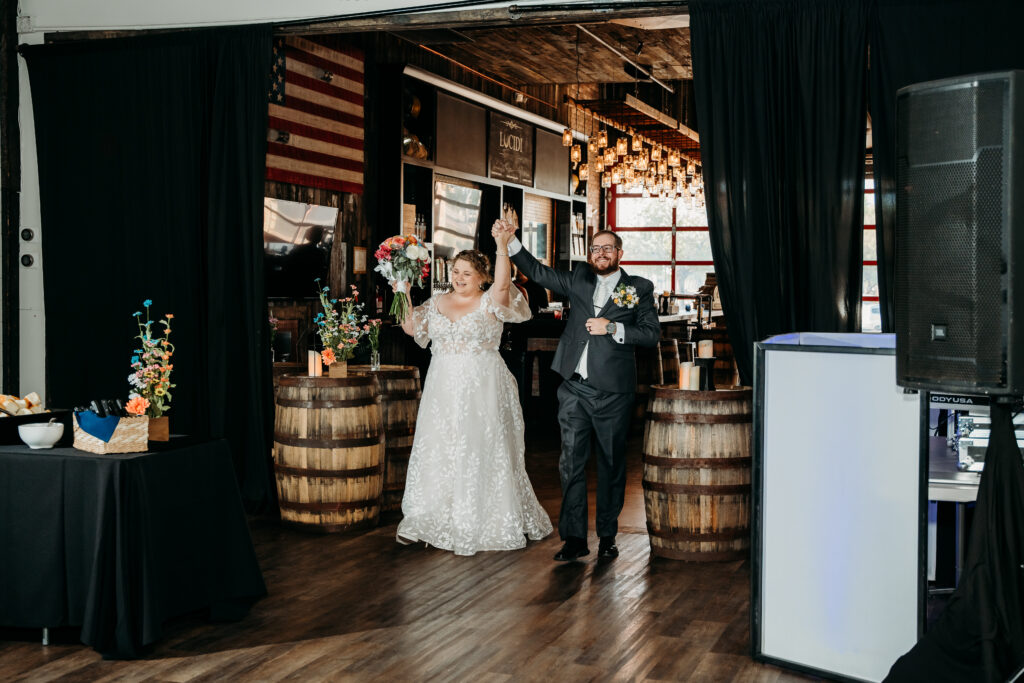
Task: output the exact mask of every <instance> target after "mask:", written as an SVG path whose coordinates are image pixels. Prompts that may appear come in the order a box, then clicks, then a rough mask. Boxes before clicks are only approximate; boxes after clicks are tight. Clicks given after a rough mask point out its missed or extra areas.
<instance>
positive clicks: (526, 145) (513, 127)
mask: <svg viewBox="0 0 1024 683" xmlns="http://www.w3.org/2000/svg"><path fill="white" fill-rule="evenodd" d="M487 149H488V155H487V156H488V164H489V166H490V175H491V177H492V178H498V179H499V180H507V181H508V182H510V183H516V184H517V185H528V186H531V187H532V186H533V126H531V125H528V124H526V123H523V122H522V121H517V120H516V119H511V118H509V117H507V116H502V115H501V114H498V113H497V112H493V111H492V112H491V136H490V141H489V143H488V146H487Z"/></svg>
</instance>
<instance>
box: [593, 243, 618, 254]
mask: <svg viewBox="0 0 1024 683" xmlns="http://www.w3.org/2000/svg"><path fill="white" fill-rule="evenodd" d="M616 249H618V247H616V246H615V245H614V244H605V245H602V246H598V245H594V246H592V247H591V248H590V253H591V254H600V253H601V252H604V253H606V254H614V253H615V250H616Z"/></svg>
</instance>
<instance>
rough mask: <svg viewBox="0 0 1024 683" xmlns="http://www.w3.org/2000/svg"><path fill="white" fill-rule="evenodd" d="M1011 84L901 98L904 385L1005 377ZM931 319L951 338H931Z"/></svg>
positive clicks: (958, 384) (985, 383)
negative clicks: (1006, 156) (1007, 146)
mask: <svg viewBox="0 0 1024 683" xmlns="http://www.w3.org/2000/svg"><path fill="white" fill-rule="evenodd" d="M1008 84H1009V81H1008V80H1007V79H1006V78H1002V79H998V80H996V79H990V80H981V81H975V82H973V83H970V84H968V85H966V86H965V85H962V84H961V85H958V86H954V87H946V88H937V89H936V90H934V91H929V90H921V91H914V92H911V93H909V94H901V95H900V100H899V108H898V132H897V135H898V136H899V138H898V140H899V148H900V149H899V154H898V158H897V171H896V172H897V188H898V190H897V203H896V264H897V267H896V283H895V284H896V289H895V305H896V310H895V313H896V333H897V346H898V347H899V348H898V353H897V374H898V376H899V377H900V379H901V381H902V382H901V383H905V384H909V385H911V386H920V387H924V388H934V389H942V388H947V389H963V388H978V389H986V388H999V387H1001V386H1003V385H1005V384H1006V325H1005V323H1006V309H1005V305H1004V304H1005V294H1004V291H1005V290H1004V275H1005V273H1006V267H1007V266H1006V262H1005V258H1004V255H1003V214H1004V211H1003V206H1004V200H1005V197H1004V190H1003V188H1004V177H1003V168H1004V158H1003V157H1004V142H1005V141H1006V140H1007V139H1008V134H1007V117H1006V115H1005V112H1006V107H1007V104H1008ZM1001 302H1002V303H1001ZM935 326H945V330H946V332H947V338H946V339H945V340H934V339H933V338H932V337H933V334H932V333H933V329H934V327H935Z"/></svg>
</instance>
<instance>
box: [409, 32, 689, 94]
mask: <svg viewBox="0 0 1024 683" xmlns="http://www.w3.org/2000/svg"><path fill="white" fill-rule="evenodd" d="M645 25H646V26H652V25H654V26H656V25H657V24H656V23H653V24H652V23H650V22H647V23H645ZM585 26H586V29H587V30H588V31H590V32H592V33H594V34H595V35H597V36H599V37H600V38H601V40H603V41H604V42H606V43H608V44H609V45H612V46H614V47H615V48H616V49H618V50H619V52H621V53H623V54H624V55H626V56H628V57H629V58H630V59H631V60H632V61H634V62H636V63H638V64H640V65H641V66H643V67H644V68H645V69H646V70H647V71H649V72H651V73H652V74H653V75H654V77H655V78H657V79H659V80H662V81H675V80H680V79H690V78H693V69H692V66H691V61H690V29H689V28H688V27H680V28H657V29H645V28H641V27H640V26H629V25H623V24H620V23H610V22H609V23H602V24H586V25H585ZM394 33H395V34H396V35H399V36H401V37H403V38H405V39H407V40H410V41H412V42H416V43H420V44H424V45H428V46H429V47H431V49H434V50H437V51H438V52H440V53H441V54H443V55H444V56H446V57H450V58H451V59H454V60H456V61H458V62H461V63H463V64H466V65H469V66H472V67H473V68H474V69H478V70H480V71H483V72H484V73H487V74H489V75H491V76H494V77H495V78H498V79H501V80H503V81H505V82H507V83H509V84H511V85H516V86H523V85H541V84H571V83H576V82H577V80H578V81H579V82H580V83H632V82H633V80H634V75H633V73H631V72H627V70H626V68H624V65H625V62H624V60H623V59H622V57H620V56H618V55H616V54H615V53H614V52H612V51H611V50H609V49H608V48H607V47H605V46H604V45H601V44H600V43H599V42H597V41H596V40H594V39H593V38H592V37H590V36H588V35H587V34H586V33H584V32H582V31H579V30H578V29H577V28H576V26H575V25H574V24H566V25H559V26H515V27H508V28H496V27H488V28H462V27H460V28H458V29H457V30H455V29H439V30H410V31H394ZM577 40H578V43H577ZM577 44H578V46H579V77H578V79H577V74H576V56H577ZM638 47H640V53H639V55H637V54H636V51H637V48H638ZM641 78H642V77H641Z"/></svg>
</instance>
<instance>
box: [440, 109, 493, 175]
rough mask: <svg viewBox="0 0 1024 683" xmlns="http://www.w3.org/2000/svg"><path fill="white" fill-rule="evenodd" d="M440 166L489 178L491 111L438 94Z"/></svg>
mask: <svg viewBox="0 0 1024 683" xmlns="http://www.w3.org/2000/svg"><path fill="white" fill-rule="evenodd" d="M435 158H436V159H437V165H438V166H442V167H444V168H450V169H454V170H456V171H464V172H466V173H473V174H475V175H479V176H484V175H487V110H485V109H484V108H483V107H480V106H478V105H475V104H470V103H469V102H466V101H465V100H461V99H459V98H457V97H451V96H449V95H446V94H445V93H442V92H439V93H438V94H437V155H436V157H435Z"/></svg>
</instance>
